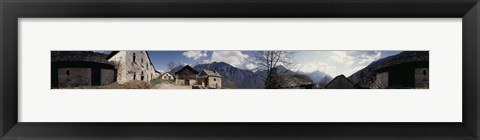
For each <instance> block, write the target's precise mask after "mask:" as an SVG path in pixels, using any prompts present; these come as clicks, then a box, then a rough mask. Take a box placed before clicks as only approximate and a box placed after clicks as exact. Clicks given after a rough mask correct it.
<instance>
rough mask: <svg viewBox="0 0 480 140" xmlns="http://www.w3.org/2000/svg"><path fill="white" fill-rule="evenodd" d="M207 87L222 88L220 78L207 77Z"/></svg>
mask: <svg viewBox="0 0 480 140" xmlns="http://www.w3.org/2000/svg"><path fill="white" fill-rule="evenodd" d="M208 88H218V89H220V88H222V78H220V77H208Z"/></svg>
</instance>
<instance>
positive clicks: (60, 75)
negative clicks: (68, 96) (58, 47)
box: [51, 51, 115, 88]
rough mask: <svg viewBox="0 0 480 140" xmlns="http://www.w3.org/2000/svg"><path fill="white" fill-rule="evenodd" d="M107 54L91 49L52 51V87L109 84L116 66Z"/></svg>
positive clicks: (113, 78) (112, 80)
mask: <svg viewBox="0 0 480 140" xmlns="http://www.w3.org/2000/svg"><path fill="white" fill-rule="evenodd" d="M105 58H106V55H104V54H101V53H96V52H91V51H52V52H51V81H52V82H51V88H68V87H78V86H98V85H108V84H111V83H113V82H115V67H114V66H113V65H112V64H110V63H109V62H108V61H107V60H106V59H105Z"/></svg>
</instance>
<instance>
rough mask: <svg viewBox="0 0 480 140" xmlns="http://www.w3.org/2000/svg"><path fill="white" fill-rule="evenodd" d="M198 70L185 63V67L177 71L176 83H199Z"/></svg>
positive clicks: (189, 84)
mask: <svg viewBox="0 0 480 140" xmlns="http://www.w3.org/2000/svg"><path fill="white" fill-rule="evenodd" d="M197 74H198V71H196V70H195V69H193V68H192V67H190V66H189V65H185V66H184V67H183V68H181V69H180V70H178V71H177V72H175V83H177V84H180V85H183V86H191V85H196V84H197Z"/></svg>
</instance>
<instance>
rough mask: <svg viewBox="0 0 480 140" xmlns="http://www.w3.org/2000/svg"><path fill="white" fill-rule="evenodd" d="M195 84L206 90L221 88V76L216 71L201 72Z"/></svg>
mask: <svg viewBox="0 0 480 140" xmlns="http://www.w3.org/2000/svg"><path fill="white" fill-rule="evenodd" d="M197 82H198V83H199V85H202V87H206V88H222V76H221V75H220V74H219V73H218V72H216V71H209V70H205V69H204V70H202V71H201V72H200V74H199V76H198V77H197Z"/></svg>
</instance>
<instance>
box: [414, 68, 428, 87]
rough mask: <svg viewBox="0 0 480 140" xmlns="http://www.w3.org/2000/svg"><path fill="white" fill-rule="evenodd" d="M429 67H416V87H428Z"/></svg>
mask: <svg viewBox="0 0 480 140" xmlns="http://www.w3.org/2000/svg"><path fill="white" fill-rule="evenodd" d="M428 75H429V71H428V68H416V69H415V88H427V89H428V83H429V82H428V81H429V79H428Z"/></svg>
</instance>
